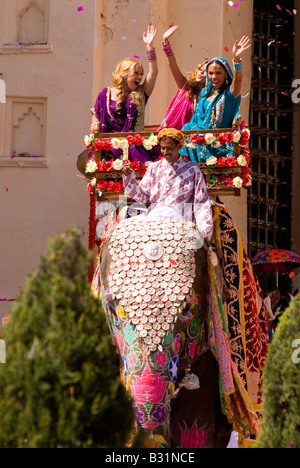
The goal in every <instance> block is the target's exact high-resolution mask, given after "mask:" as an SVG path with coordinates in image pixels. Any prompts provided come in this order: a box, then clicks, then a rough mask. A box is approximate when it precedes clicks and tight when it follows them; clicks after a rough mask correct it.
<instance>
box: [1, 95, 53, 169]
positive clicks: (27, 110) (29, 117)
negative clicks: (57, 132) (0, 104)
mask: <svg viewBox="0 0 300 468" xmlns="http://www.w3.org/2000/svg"><path fill="white" fill-rule="evenodd" d="M6 101H7V102H6V109H5V115H4V132H3V136H4V139H3V144H2V146H3V148H2V155H1V156H2V158H0V165H2V166H3V165H4V166H23V165H25V166H28V165H30V166H42V167H43V166H47V165H48V164H47V161H46V159H45V157H46V125H45V121H46V106H47V100H46V99H45V98H31V99H29V98H21V97H20V98H11V97H8V98H7V100H6ZM0 150H1V148H0Z"/></svg>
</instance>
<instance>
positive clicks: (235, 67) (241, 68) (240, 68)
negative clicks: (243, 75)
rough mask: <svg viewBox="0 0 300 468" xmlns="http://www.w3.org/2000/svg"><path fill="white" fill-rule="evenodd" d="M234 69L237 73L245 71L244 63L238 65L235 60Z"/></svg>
mask: <svg viewBox="0 0 300 468" xmlns="http://www.w3.org/2000/svg"><path fill="white" fill-rule="evenodd" d="M233 68H234V70H235V71H242V70H243V62H242V60H241V61H240V62H239V63H236V62H235V61H234V60H233Z"/></svg>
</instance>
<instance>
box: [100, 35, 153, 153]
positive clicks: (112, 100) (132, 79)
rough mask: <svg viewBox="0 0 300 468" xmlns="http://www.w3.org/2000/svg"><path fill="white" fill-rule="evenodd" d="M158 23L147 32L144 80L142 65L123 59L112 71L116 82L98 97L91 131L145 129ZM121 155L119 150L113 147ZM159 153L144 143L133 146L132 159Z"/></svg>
mask: <svg viewBox="0 0 300 468" xmlns="http://www.w3.org/2000/svg"><path fill="white" fill-rule="evenodd" d="M155 35H156V28H155V26H149V27H148V31H147V33H144V37H143V39H144V42H145V44H146V46H147V58H148V63H149V71H148V74H147V76H146V78H145V80H144V82H143V77H144V68H143V65H142V64H141V63H140V62H139V61H137V60H134V59H132V58H127V59H125V60H122V61H121V62H120V63H119V64H118V65H117V67H116V69H115V71H114V73H113V83H112V84H113V86H112V87H107V88H104V89H103V90H102V91H101V92H100V94H99V96H98V97H97V100H96V103H95V107H94V108H93V109H92V113H93V117H92V124H91V131H97V132H99V133H100V134H101V133H122V132H131V131H132V132H142V131H143V130H144V114H145V105H146V103H147V100H148V98H149V97H150V95H151V94H152V92H153V89H154V86H155V83H156V79H157V75H158V67H157V60H156V53H155V48H154V47H153V41H154V38H155ZM112 153H113V155H114V157H115V158H119V156H120V154H119V153H120V150H112ZM156 157H157V155H155V154H153V153H151V152H150V151H146V150H145V149H144V148H143V147H142V146H137V147H135V148H132V147H131V148H130V150H129V159H130V160H131V161H133V160H139V161H140V162H145V161H149V160H154V159H155V158H156Z"/></svg>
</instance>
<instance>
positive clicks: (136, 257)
mask: <svg viewBox="0 0 300 468" xmlns="http://www.w3.org/2000/svg"><path fill="white" fill-rule="evenodd" d="M106 234H107V236H106V237H105V236H104V241H103V242H102V246H101V255H100V260H99V262H100V263H99V270H100V287H101V296H102V301H103V304H104V307H105V310H106V313H107V318H108V322H109V325H110V329H111V333H112V336H113V342H114V344H115V346H116V348H117V349H118V352H119V355H120V363H121V375H122V378H123V379H124V385H125V386H126V388H127V389H128V392H129V393H130V395H131V397H132V398H133V401H134V408H135V412H136V421H137V429H138V430H139V431H143V432H144V434H145V436H146V438H147V443H148V446H149V447H162V448H171V447H172V448H200V447H203V448H204V447H211V448H215V447H226V446H227V444H228V441H229V438H230V434H231V431H232V428H234V429H235V430H236V431H238V432H239V434H240V435H241V434H243V433H245V431H248V432H250V433H252V434H256V433H257V432H258V430H259V425H258V422H257V417H256V412H255V410H254V407H253V405H252V402H251V400H250V397H249V394H248V392H247V389H246V388H245V382H244V381H243V380H242V379H241V377H240V374H239V371H238V370H237V368H236V366H235V365H234V363H233V361H232V359H231V350H230V343H229V340H228V330H227V318H226V310H225V309H224V297H225V295H226V293H227V292H226V282H225V281H224V277H223V271H222V268H221V266H220V261H221V259H220V255H219V254H218V255H217V254H216V253H215V252H214V251H213V249H212V247H211V246H209V245H208V244H204V245H199V238H198V236H197V228H196V225H195V224H194V223H192V222H186V221H184V220H179V219H161V220H147V219H141V218H140V217H139V216H137V217H136V218H131V219H125V220H123V221H121V222H118V223H117V224H113V225H111V226H110V228H109V229H108V230H107V232H106ZM202 244H203V243H202ZM217 253H218V252H217Z"/></svg>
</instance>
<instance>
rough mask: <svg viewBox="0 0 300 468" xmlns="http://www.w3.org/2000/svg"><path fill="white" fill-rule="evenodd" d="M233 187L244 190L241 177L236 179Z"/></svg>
mask: <svg viewBox="0 0 300 468" xmlns="http://www.w3.org/2000/svg"><path fill="white" fill-rule="evenodd" d="M233 185H234V186H235V187H236V188H242V187H243V181H242V179H241V178H240V177H235V178H234V179H233Z"/></svg>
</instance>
